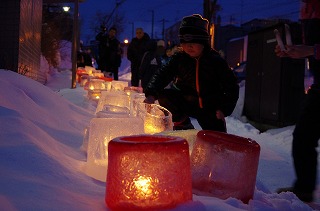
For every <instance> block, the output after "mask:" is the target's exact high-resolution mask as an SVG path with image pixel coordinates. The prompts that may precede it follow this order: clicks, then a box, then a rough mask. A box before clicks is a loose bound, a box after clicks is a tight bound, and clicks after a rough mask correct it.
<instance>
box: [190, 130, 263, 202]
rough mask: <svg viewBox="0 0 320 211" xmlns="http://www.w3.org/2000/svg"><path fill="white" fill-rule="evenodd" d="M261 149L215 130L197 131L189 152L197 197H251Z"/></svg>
mask: <svg viewBox="0 0 320 211" xmlns="http://www.w3.org/2000/svg"><path fill="white" fill-rule="evenodd" d="M259 155H260V146H259V144H258V143H257V142H255V141H253V140H251V139H248V138H243V137H239V136H235V135H231V134H226V133H222V132H216V131H205V130H203V131H200V132H199V133H198V134H197V138H196V142H195V144H194V146H193V150H192V153H191V157H190V159H191V172H192V188H193V193H194V194H196V195H207V196H214V197H217V198H221V199H227V198H229V197H234V198H237V199H240V200H242V201H243V202H244V203H248V201H249V200H250V199H252V197H253V193H254V189H255V184H256V176H257V170H258V163H259Z"/></svg>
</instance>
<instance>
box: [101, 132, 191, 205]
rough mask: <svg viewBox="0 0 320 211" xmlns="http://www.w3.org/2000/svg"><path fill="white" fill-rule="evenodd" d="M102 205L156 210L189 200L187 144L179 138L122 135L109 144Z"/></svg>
mask: <svg viewBox="0 0 320 211" xmlns="http://www.w3.org/2000/svg"><path fill="white" fill-rule="evenodd" d="M108 151H109V165H108V174H107V182H106V197H105V200H106V204H107V206H108V207H109V208H110V209H112V210H159V209H168V208H173V207H175V206H176V205H178V204H181V203H184V202H187V201H189V200H192V185H191V173H190V158H189V149H188V143H187V141H186V140H185V139H183V138H180V137H171V136H160V135H157V136H156V135H135V136H123V137H118V138H115V139H113V140H112V141H110V142H109V146H108Z"/></svg>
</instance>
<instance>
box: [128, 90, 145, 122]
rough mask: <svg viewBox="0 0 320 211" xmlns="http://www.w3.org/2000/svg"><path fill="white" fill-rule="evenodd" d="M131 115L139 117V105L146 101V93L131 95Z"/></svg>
mask: <svg viewBox="0 0 320 211" xmlns="http://www.w3.org/2000/svg"><path fill="white" fill-rule="evenodd" d="M129 98H130V115H131V116H133V117H135V116H137V110H138V104H139V103H143V101H144V100H145V99H146V96H145V94H144V93H131V94H130V96H129Z"/></svg>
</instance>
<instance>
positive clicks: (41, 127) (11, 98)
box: [0, 63, 319, 211]
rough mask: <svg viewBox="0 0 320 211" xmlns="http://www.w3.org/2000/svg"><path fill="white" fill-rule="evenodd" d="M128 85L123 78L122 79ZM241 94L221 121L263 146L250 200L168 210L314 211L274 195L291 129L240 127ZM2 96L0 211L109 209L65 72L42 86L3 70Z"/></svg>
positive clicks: (283, 178) (202, 199)
mask: <svg viewBox="0 0 320 211" xmlns="http://www.w3.org/2000/svg"><path fill="white" fill-rule="evenodd" d="M126 64H128V63H126ZM123 71H124V69H123V68H122V69H121V73H124V72H123ZM129 78H130V73H126V74H122V75H121V77H120V80H129ZM244 89H245V84H244V82H243V84H242V86H241V89H240V98H239V101H238V105H237V108H236V110H235V111H234V113H233V115H232V116H230V117H227V119H226V121H227V129H228V132H229V133H231V134H235V135H238V136H243V137H247V138H251V139H253V140H255V141H256V142H257V143H258V144H259V145H260V147H261V153H260V159H259V167H258V175H257V181H256V188H255V193H254V197H253V199H252V200H250V202H249V203H248V204H244V203H242V202H241V201H240V200H238V199H235V198H228V199H225V200H221V199H218V198H214V197H208V196H196V195H193V201H191V202H189V203H186V204H182V205H180V206H178V207H176V208H174V209H172V210H200V211H202V210H203V211H204V210H228V211H229V210H261V211H271V210H279V211H283V210H312V209H311V208H310V207H309V206H308V205H307V204H305V203H303V202H301V201H300V200H299V199H298V198H297V197H296V196H295V195H294V194H293V193H281V194H277V193H275V190H276V189H277V188H280V187H286V186H290V185H291V184H292V182H293V180H294V169H293V166H292V158H291V141H292V131H293V128H294V126H288V127H284V128H277V129H272V130H268V131H265V132H263V133H260V132H259V130H257V129H256V128H254V127H253V126H252V125H250V124H248V123H244V122H242V121H240V119H241V118H240V117H241V112H242V108H243V100H244V99H243V97H244V91H245V90H244ZM0 95H1V97H0V117H1V121H0V210H6V211H11V210H90V211H91V210H108V208H107V207H106V205H105V202H104V197H105V187H106V185H107V184H106V183H104V182H100V181H97V180H95V179H93V178H91V177H89V176H87V175H86V174H85V173H84V172H83V167H84V166H85V164H86V153H85V152H84V151H83V148H81V146H82V142H83V138H84V137H83V135H84V129H85V127H86V126H88V124H89V121H90V120H91V118H93V117H94V109H95V107H94V104H92V103H91V102H90V101H89V100H88V99H87V97H86V91H85V90H84V89H83V88H82V87H80V86H79V85H78V86H77V88H75V89H71V72H70V70H63V71H60V72H59V71H51V72H50V77H49V81H48V84H46V86H44V85H42V84H39V83H38V82H36V81H34V80H31V79H29V78H26V77H24V76H22V75H18V74H16V73H14V72H12V71H6V70H0ZM193 123H194V124H195V125H196V126H197V127H198V129H200V128H199V126H198V125H197V124H196V121H193ZM316 195H317V197H318V198H319V196H318V195H319V194H318V191H317V193H316Z"/></svg>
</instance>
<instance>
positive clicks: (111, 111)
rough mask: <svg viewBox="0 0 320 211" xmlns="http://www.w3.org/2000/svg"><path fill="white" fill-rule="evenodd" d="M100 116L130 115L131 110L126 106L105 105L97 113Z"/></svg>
mask: <svg viewBox="0 0 320 211" xmlns="http://www.w3.org/2000/svg"><path fill="white" fill-rule="evenodd" d="M96 116H97V117H98V118H110V117H130V110H129V109H128V108H126V107H121V106H114V105H104V106H103V109H102V110H101V111H99V112H98V113H96Z"/></svg>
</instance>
